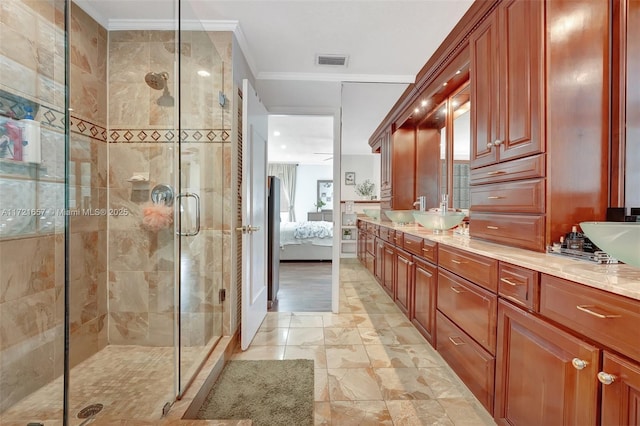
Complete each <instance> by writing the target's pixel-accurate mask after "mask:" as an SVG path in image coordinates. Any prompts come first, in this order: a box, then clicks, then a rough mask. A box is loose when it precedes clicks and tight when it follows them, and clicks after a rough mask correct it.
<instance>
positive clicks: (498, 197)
mask: <svg viewBox="0 0 640 426" xmlns="http://www.w3.org/2000/svg"><path fill="white" fill-rule="evenodd" d="M487 198H488V199H490V200H502V199H503V198H507V197H501V196H500V195H489V196H488V197H487Z"/></svg>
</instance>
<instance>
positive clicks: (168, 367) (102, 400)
mask: <svg viewBox="0 0 640 426" xmlns="http://www.w3.org/2000/svg"><path fill="white" fill-rule="evenodd" d="M174 351H175V350H174V348H172V347H144V346H117V345H114V346H107V347H105V348H104V349H103V350H101V351H100V352H98V353H97V354H95V355H93V356H92V357H90V358H88V359H87V360H85V361H83V362H82V363H80V364H78V365H77V366H76V367H74V368H72V369H71V373H70V375H69V424H70V425H79V424H80V423H82V421H84V419H78V418H76V415H77V414H78V413H79V412H80V410H82V409H83V408H84V407H86V406H88V405H91V404H103V406H104V407H103V409H102V410H101V411H100V412H99V413H98V414H97V416H96V421H95V422H93V424H107V423H105V422H109V423H111V424H119V421H121V420H128V421H135V420H139V421H141V422H151V423H149V424H157V422H158V421H159V420H160V419H161V416H162V407H163V405H164V404H165V403H166V402H170V401H172V395H173V394H174V386H175V385H174V375H175V372H174V370H175V365H174V364H175V361H174V356H175V353H174ZM204 355H205V354H204V353H203V348H201V347H199V348H189V350H188V351H184V352H183V356H184V357H187V359H198V358H199V359H203V357H204ZM196 357H197V358H196ZM192 364H193V363H189V365H192ZM62 380H63V378H62V377H59V378H57V379H56V380H54V381H53V382H51V383H49V384H48V385H46V386H44V387H43V388H41V389H39V390H38V391H36V392H35V393H33V394H31V395H30V396H28V397H27V398H25V399H23V400H22V401H20V402H19V403H17V404H16V405H14V406H13V407H11V408H9V409H8V410H7V411H5V412H4V413H2V414H1V415H0V420H1V421H0V423H2V424H3V425H5V424H12V423H14V424H16V425H18V424H19V425H25V424H27V423H28V422H33V421H41V422H42V421H45V424H46V425H49V424H51V425H54V424H57V423H55V421H56V420H60V419H62V399H63V396H62V392H63V389H62ZM114 422H115V423H114ZM59 423H60V424H62V423H61V421H60V422H59ZM131 424H134V423H131Z"/></svg>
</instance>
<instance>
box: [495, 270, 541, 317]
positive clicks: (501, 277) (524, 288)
mask: <svg viewBox="0 0 640 426" xmlns="http://www.w3.org/2000/svg"><path fill="white" fill-rule="evenodd" d="M498 294H499V295H500V296H502V297H504V298H506V299H509V300H511V301H512V302H515V303H517V304H519V305H522V306H525V307H527V308H529V309H531V310H533V311H537V310H538V309H539V307H540V297H539V296H540V273H539V272H538V271H532V270H531V269H527V268H522V267H520V266H515V265H511V264H509V263H504V262H500V265H499V267H498Z"/></svg>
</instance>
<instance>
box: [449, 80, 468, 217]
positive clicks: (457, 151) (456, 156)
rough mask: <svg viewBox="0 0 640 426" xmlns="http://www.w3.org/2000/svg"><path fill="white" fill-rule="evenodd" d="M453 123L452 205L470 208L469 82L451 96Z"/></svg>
mask: <svg viewBox="0 0 640 426" xmlns="http://www.w3.org/2000/svg"><path fill="white" fill-rule="evenodd" d="M449 111H450V117H451V120H452V124H451V125H450V126H449V127H450V128H451V131H450V132H449V133H450V134H449V135H448V136H449V145H450V146H451V147H452V149H451V150H449V152H450V158H451V159H452V160H453V161H451V162H450V166H449V167H450V168H451V171H450V173H449V176H451V178H452V179H451V180H450V181H449V184H448V193H449V194H450V197H449V198H450V200H451V201H450V206H451V207H453V208H454V209H461V210H463V211H465V212H467V214H468V210H469V171H470V167H469V162H470V160H471V99H470V90H469V83H467V84H465V85H464V86H462V88H461V89H460V90H459V91H458V92H457V93H454V94H453V96H451V97H450V98H449Z"/></svg>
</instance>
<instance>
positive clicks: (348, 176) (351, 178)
mask: <svg viewBox="0 0 640 426" xmlns="http://www.w3.org/2000/svg"><path fill="white" fill-rule="evenodd" d="M344 184H345V185H355V184H356V172H344Z"/></svg>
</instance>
